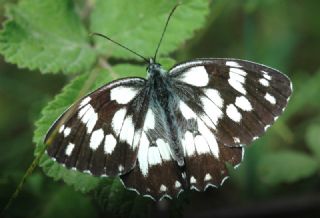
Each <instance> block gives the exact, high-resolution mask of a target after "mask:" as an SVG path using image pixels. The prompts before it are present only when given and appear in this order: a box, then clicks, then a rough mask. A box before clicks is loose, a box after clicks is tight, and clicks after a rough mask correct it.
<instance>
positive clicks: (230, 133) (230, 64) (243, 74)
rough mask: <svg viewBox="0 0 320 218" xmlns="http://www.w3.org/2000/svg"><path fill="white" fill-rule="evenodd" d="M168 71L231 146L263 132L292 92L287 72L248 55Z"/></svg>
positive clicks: (179, 90) (185, 97)
mask: <svg viewBox="0 0 320 218" xmlns="http://www.w3.org/2000/svg"><path fill="white" fill-rule="evenodd" d="M169 74H170V77H171V79H172V80H174V81H175V86H174V87H175V92H176V93H177V94H178V95H179V97H180V98H181V99H182V100H183V101H184V103H185V104H186V105H188V106H189V107H191V108H193V109H194V110H196V111H195V112H196V113H197V114H198V115H199V116H200V117H201V119H202V120H203V122H204V123H205V124H206V125H207V126H208V127H210V130H211V131H212V133H214V136H215V137H216V138H217V140H218V141H219V142H221V143H222V144H224V145H226V146H229V147H233V146H241V145H245V144H249V143H250V142H252V141H253V140H255V139H257V138H258V137H259V136H260V135H261V134H263V133H264V132H265V131H266V129H267V128H268V127H270V125H271V124H272V123H273V122H274V121H275V120H276V119H277V118H278V117H279V115H280V114H281V113H282V112H283V110H284V109H285V107H286V105H287V102H288V100H289V97H290V95H291V93H292V85H291V82H290V80H289V79H288V77H287V76H285V75H284V74H282V73H281V72H279V71H277V70H274V69H272V68H270V67H267V66H264V65H261V64H257V63H253V62H249V61H245V60H238V59H197V60H194V61H190V62H186V63H183V64H179V65H177V66H175V67H173V68H172V69H171V70H170V71H169Z"/></svg>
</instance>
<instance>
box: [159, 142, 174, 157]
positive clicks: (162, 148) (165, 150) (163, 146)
mask: <svg viewBox="0 0 320 218" xmlns="http://www.w3.org/2000/svg"><path fill="white" fill-rule="evenodd" d="M156 144H157V146H158V149H159V152H160V155H161V157H162V159H163V160H171V155H170V146H169V144H168V143H166V142H165V141H164V140H163V139H157V141H156Z"/></svg>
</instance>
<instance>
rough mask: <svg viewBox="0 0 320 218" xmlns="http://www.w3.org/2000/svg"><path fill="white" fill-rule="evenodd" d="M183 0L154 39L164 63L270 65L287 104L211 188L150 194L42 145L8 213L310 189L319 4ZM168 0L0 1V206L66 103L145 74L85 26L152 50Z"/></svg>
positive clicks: (141, 210)
mask: <svg viewBox="0 0 320 218" xmlns="http://www.w3.org/2000/svg"><path fill="white" fill-rule="evenodd" d="M182 2H183V4H182V5H181V6H180V8H178V10H177V12H176V14H174V17H173V18H172V22H171V23H170V24H169V27H168V30H167V33H166V36H165V38H164V41H163V44H162V47H161V48H160V53H159V55H160V56H161V58H160V63H162V64H163V65H164V66H165V67H166V68H167V69H168V68H170V66H172V65H173V64H174V63H175V62H180V61H185V60H188V59H192V58H196V57H234V58H241V59H248V60H252V61H256V62H260V63H264V64H266V65H270V66H272V67H274V68H277V69H279V70H281V71H283V72H285V73H287V75H288V76H289V77H290V78H291V79H292V81H293V87H294V94H293V96H292V98H291V100H290V102H289V105H288V108H287V110H286V111H285V113H284V114H283V116H281V117H280V118H279V120H278V121H277V122H276V123H275V125H273V127H272V128H270V129H269V130H268V132H267V133H266V134H265V135H264V136H263V137H262V138H261V139H259V140H257V141H255V142H254V143H253V144H252V145H250V146H249V147H248V149H247V152H246V155H245V160H244V163H243V164H242V165H241V167H239V168H238V169H237V170H233V169H230V174H231V179H230V180H231V181H227V182H226V184H225V185H224V186H223V187H222V188H220V189H219V190H216V189H212V190H208V191H207V192H205V193H197V192H194V191H190V192H185V193H183V194H182V195H181V196H180V198H179V199H174V200H173V201H164V202H161V203H154V202H152V201H150V200H149V199H147V198H142V197H140V196H137V195H136V194H135V193H134V192H130V191H127V190H126V189H124V188H123V187H122V185H121V183H120V182H119V180H118V179H113V178H108V179H99V178H95V177H91V176H88V175H85V174H82V173H79V172H73V171H69V170H66V169H65V168H63V167H62V166H61V165H59V164H57V163H54V162H53V161H51V160H50V159H49V158H48V157H47V156H45V155H44V156H43V157H42V158H41V160H40V163H39V165H40V166H41V169H40V168H39V169H36V171H35V172H34V173H33V174H32V175H31V176H30V177H29V178H28V179H27V182H26V184H25V185H24V187H23V189H22V191H21V193H20V195H19V197H18V198H17V199H16V201H15V202H14V204H13V205H12V207H11V208H10V209H9V210H8V211H7V216H8V217H57V216H60V217H75V216H76V217H98V216H110V217H113V216H116V215H117V216H123V217H128V216H131V217H149V216H154V215H157V214H158V215H159V214H162V215H168V214H170V215H172V216H175V217H178V216H181V215H182V214H189V215H190V216H192V214H197V213H199V212H203V211H210V210H212V209H215V210H218V209H219V208H222V207H224V208H225V207H226V206H225V205H228V206H229V207H230V208H232V207H234V206H235V205H238V206H239V205H246V204H248V203H250V202H256V201H261V202H268V201H273V200H274V199H281V198H282V197H287V196H291V198H293V199H294V198H296V197H299V196H305V195H309V194H312V193H314V192H315V193H318V194H319V192H320V190H319V183H320V178H319V176H318V174H319V172H320V69H319V57H318V52H319V50H320V40H319V39H320V28H319V26H320V15H319V13H318V9H319V8H320V2H319V1H316V0H309V1H289V0H283V1H276V0H260V1H256V0H241V1H240V0H239V1H233V0H212V1H206V0H184V1H182ZM174 4H175V2H174V1H155V0H152V1H150V0H139V1H130V2H128V1H125V0H121V1H120V0H110V1H104V0H79V1H71V0H23V1H9V0H0V22H1V23H2V28H1V32H0V54H1V55H2V59H1V60H0V96H1V97H0V105H1V107H0V131H1V146H0V152H1V156H0V169H1V171H0V172H1V174H0V190H1V195H0V206H1V208H2V207H3V206H2V205H4V204H5V203H6V201H7V200H8V199H9V197H10V194H11V193H12V192H13V191H14V189H15V187H16V185H17V184H18V182H19V180H20V179H21V177H22V175H23V174H24V172H25V171H26V169H27V168H28V166H29V164H30V163H31V162H32V160H33V157H34V156H33V153H34V154H35V155H39V153H40V151H41V149H43V146H44V145H43V144H42V141H43V137H44V136H45V133H46V131H47V130H48V128H49V127H50V125H51V124H52V122H53V121H54V120H55V119H56V118H57V117H58V116H59V114H61V113H62V112H63V111H64V110H65V109H66V108H67V107H68V106H69V105H70V104H71V103H72V102H74V101H75V100H76V99H77V98H79V96H83V95H84V94H86V93H87V92H89V91H90V90H93V89H95V88H97V87H99V86H101V85H103V84H105V83H107V82H110V81H111V80H114V79H116V78H120V77H127V76H142V77H144V76H145V74H146V72H145V66H144V65H142V64H139V63H138V61H139V60H136V57H135V56H133V55H132V54H130V53H128V52H126V51H124V50H122V49H121V48H119V47H117V46H115V45H113V44H111V43H110V42H107V41H105V40H103V39H98V38H90V36H89V33H90V32H100V33H105V34H107V35H109V36H110V37H111V38H113V39H115V40H117V41H119V42H120V43H123V44H124V45H127V46H128V47H130V48H132V49H133V50H136V51H138V52H139V53H142V54H144V55H145V56H152V55H153V52H154V50H155V47H156V43H157V42H158V40H159V37H160V34H161V31H162V28H163V26H164V23H165V21H166V17H167V16H168V13H169V11H170V9H171V8H172V7H173V5H174ZM169 57H170V58H169ZM55 95H56V97H54V96H55ZM32 138H33V139H32ZM43 172H44V173H43ZM46 175H48V176H49V177H47V176H46ZM52 178H53V179H52ZM66 184H68V185H66ZM69 185H70V186H69ZM189 205H192V207H189ZM230 211H232V210H230ZM230 213H231V212H230Z"/></svg>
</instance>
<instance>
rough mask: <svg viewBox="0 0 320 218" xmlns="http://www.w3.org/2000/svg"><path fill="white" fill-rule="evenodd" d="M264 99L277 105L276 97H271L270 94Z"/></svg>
mask: <svg viewBox="0 0 320 218" xmlns="http://www.w3.org/2000/svg"><path fill="white" fill-rule="evenodd" d="M264 98H265V99H266V100H267V101H268V102H270V103H271V104H276V99H275V97H274V96H272V95H270V94H269V93H266V95H265V96H264Z"/></svg>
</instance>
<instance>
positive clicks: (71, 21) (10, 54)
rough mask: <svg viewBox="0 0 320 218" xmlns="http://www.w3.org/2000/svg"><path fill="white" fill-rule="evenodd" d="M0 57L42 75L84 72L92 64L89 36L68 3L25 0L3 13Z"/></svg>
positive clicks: (70, 2)
mask: <svg viewBox="0 0 320 218" xmlns="http://www.w3.org/2000/svg"><path fill="white" fill-rule="evenodd" d="M6 13H7V16H8V17H9V19H8V20H7V21H6V23H5V25H4V28H3V30H2V31H1V32H0V53H1V54H3V55H4V57H5V59H6V61H8V62H10V63H14V64H17V65H18V66H19V67H25V68H29V69H31V70H34V69H39V70H40V71H41V72H43V73H57V72H59V71H62V72H64V73H71V72H77V71H85V70H87V69H89V68H90V67H91V65H92V64H93V63H94V62H95V59H96V55H95V52H94V50H93V49H92V48H91V47H90V45H89V42H88V39H89V36H88V33H87V32H86V31H85V29H84V26H83V25H82V24H81V21H80V18H79V17H78V15H77V14H76V13H75V8H74V5H73V2H72V1H71V0H46V1H43V0H24V1H20V2H19V4H18V5H11V6H10V7H8V8H7V10H6Z"/></svg>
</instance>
